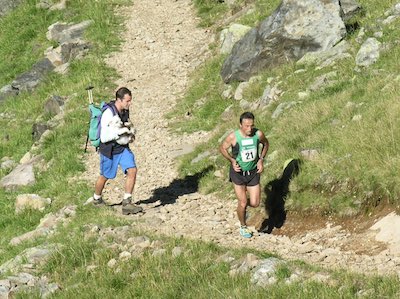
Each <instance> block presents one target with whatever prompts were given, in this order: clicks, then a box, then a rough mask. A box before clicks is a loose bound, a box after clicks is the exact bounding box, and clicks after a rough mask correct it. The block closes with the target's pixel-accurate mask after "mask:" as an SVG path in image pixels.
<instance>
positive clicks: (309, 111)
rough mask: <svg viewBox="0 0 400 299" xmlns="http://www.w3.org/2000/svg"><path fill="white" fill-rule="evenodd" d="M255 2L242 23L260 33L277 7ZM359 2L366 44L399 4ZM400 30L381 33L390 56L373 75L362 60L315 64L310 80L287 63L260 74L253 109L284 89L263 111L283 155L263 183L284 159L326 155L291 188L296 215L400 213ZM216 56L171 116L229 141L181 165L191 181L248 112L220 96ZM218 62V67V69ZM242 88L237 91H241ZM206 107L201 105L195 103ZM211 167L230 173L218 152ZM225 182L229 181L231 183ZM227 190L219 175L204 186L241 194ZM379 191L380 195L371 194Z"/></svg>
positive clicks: (259, 117) (249, 94) (306, 167)
mask: <svg viewBox="0 0 400 299" xmlns="http://www.w3.org/2000/svg"><path fill="white" fill-rule="evenodd" d="M251 2H252V3H253V4H255V5H256V7H260V9H259V10H255V11H253V12H250V13H248V14H246V15H245V16H243V17H242V18H241V19H239V20H237V21H238V22H239V23H243V24H247V25H250V26H254V25H256V24H257V23H259V22H260V21H262V20H263V19H264V18H265V16H266V15H268V14H270V13H271V12H272V10H273V9H274V8H275V7H276V6H277V5H278V3H275V2H269V1H268V3H267V1H254V2H253V1H251ZM360 4H361V6H362V7H363V8H364V11H365V12H366V13H365V14H364V15H361V16H359V17H357V18H356V19H354V20H352V22H358V24H359V28H361V27H363V28H365V32H366V37H370V36H373V33H374V32H375V31H376V30H377V29H375V31H374V28H376V20H377V19H379V18H383V17H384V13H385V11H387V10H388V9H389V8H391V7H393V6H394V4H396V2H395V1H384V2H383V3H382V2H380V4H379V5H378V4H377V2H376V1H368V0H365V1H360ZM261 7H262V8H263V9H261ZM264 12H265V13H266V15H264ZM399 28H400V27H399V20H396V21H395V22H393V23H391V24H389V25H387V26H382V28H381V31H382V32H383V37H382V38H381V39H380V40H381V42H383V43H386V44H387V45H388V46H389V47H390V50H386V51H385V50H382V51H381V55H380V58H379V60H378V62H377V63H375V64H373V65H372V66H370V67H369V68H365V69H362V70H360V71H358V70H356V68H355V62H354V59H345V60H342V61H339V62H337V63H336V64H335V65H334V66H333V67H326V68H323V69H318V68H316V66H312V65H311V66H307V67H306V68H305V72H302V73H298V74H296V73H294V71H296V70H298V69H300V68H303V66H299V65H296V64H295V63H288V64H287V65H283V66H281V67H277V68H275V69H270V70H266V71H265V72H263V73H260V74H259V75H260V78H261V79H260V80H258V81H257V82H255V83H253V84H252V85H251V86H250V87H249V88H248V89H247V90H246V91H245V94H244V97H245V98H246V100H247V101H249V102H254V101H256V100H257V99H259V98H260V97H261V95H262V93H263V91H264V89H265V87H266V86H274V85H276V84H277V83H278V82H279V85H278V87H279V89H281V90H282V91H284V93H283V95H282V96H281V97H280V99H279V101H278V102H277V103H273V104H271V105H270V106H268V108H267V109H265V110H262V111H254V112H255V115H256V126H257V127H258V128H259V129H261V130H263V131H264V132H265V133H266V135H267V137H268V138H269V141H270V144H271V147H270V152H269V153H272V152H274V151H276V152H277V155H276V157H275V159H274V160H272V161H270V162H269V164H268V165H267V168H266V172H265V174H264V176H263V178H262V183H263V184H266V183H267V182H268V181H270V180H273V179H274V178H276V177H279V176H280V175H281V170H282V165H283V163H284V161H285V160H287V159H288V158H301V155H300V151H301V150H304V149H316V150H317V151H318V153H319V155H318V157H317V158H316V159H314V160H311V161H308V160H306V161H304V162H305V163H304V164H303V168H302V169H301V173H300V175H299V176H298V177H297V178H295V179H294V181H293V182H292V188H294V189H295V190H298V191H297V192H298V193H297V194H294V193H293V192H292V195H291V196H292V197H294V198H295V200H296V205H293V206H291V208H293V209H300V210H301V209H304V210H307V209H309V208H310V205H312V206H313V208H316V209H318V207H321V213H330V214H340V211H342V210H344V209H347V208H349V207H350V208H355V209H356V210H357V211H358V212H361V213H362V212H363V207H365V208H367V209H369V207H370V206H371V205H375V204H376V203H377V202H385V203H390V204H391V205H393V206H394V207H396V206H398V205H399V200H398V198H399V196H400V189H399V187H398V186H400V181H399V179H398V176H397V175H396V174H395V173H396V169H398V167H399V165H398V163H399V160H400V159H399V154H398V152H399V151H398V142H397V140H398V138H399V137H400V136H399V133H400V132H399V130H398V126H397V125H396V123H397V122H396V115H398V112H399V105H398V100H397V95H398V94H399V88H398V81H396V80H398V79H396V78H397V77H398V73H399V64H398V63H397V61H398V58H399V55H400V51H399V48H398V47H396V46H394V44H393V41H394V40H397V39H398V38H399V36H400V30H399ZM357 34H358V31H355V32H353V33H352V34H351V35H349V36H348V37H347V38H346V39H347V40H348V42H349V43H350V44H351V45H352V47H353V49H352V50H351V53H352V54H353V56H354V57H355V54H356V53H357V51H358V48H359V47H360V45H359V44H358V43H356V42H355V38H356V37H357ZM214 51H215V52H214V54H215V55H214V56H213V58H212V60H211V61H212V62H210V63H208V64H206V65H205V66H204V68H203V69H201V70H200V71H199V72H198V73H197V74H195V75H194V80H193V84H192V86H191V87H190V88H189V90H188V92H187V95H186V98H185V99H184V102H182V103H179V105H178V106H177V108H176V109H175V112H173V113H171V115H173V116H174V117H175V118H176V119H175V122H176V123H177V124H178V126H177V127H179V129H178V130H183V131H186V132H194V131H196V130H209V131H211V130H212V131H213V132H219V133H218V134H220V135H219V136H216V138H211V139H210V141H209V142H207V143H206V144H204V145H201V146H200V147H199V149H198V150H197V151H196V152H195V153H192V154H191V155H189V158H183V159H182V163H181V167H180V169H181V172H182V174H183V175H184V174H187V173H191V172H195V171H196V170H198V168H199V165H198V164H195V165H190V164H188V161H191V160H192V159H193V158H194V157H195V156H197V155H198V154H199V153H200V152H201V151H206V150H210V149H216V148H217V147H218V142H216V140H217V139H219V138H220V137H221V136H222V135H223V134H224V133H225V132H226V131H229V130H233V129H235V128H236V127H237V126H238V119H239V115H240V114H241V113H242V112H243V109H242V108H240V105H239V102H236V101H227V100H223V99H222V97H221V94H222V91H223V90H224V85H223V82H222V79H221V77H220V76H219V69H220V66H221V65H222V62H223V60H224V59H225V57H222V56H221V55H220V54H218V53H217V50H216V49H215V50H214ZM213 62H218V67H217V66H216V65H215V64H214V63H213ZM330 71H335V72H336V74H337V76H336V77H335V78H334V80H335V82H334V83H333V84H331V85H330V86H329V87H327V88H323V89H320V90H317V91H313V92H310V93H309V96H308V97H307V98H305V99H301V100H299V99H298V93H299V92H303V91H305V90H306V89H307V87H308V86H310V85H311V84H312V83H313V82H314V81H315V79H316V78H317V77H318V76H320V75H323V74H326V73H328V72H330ZM208 74H214V76H209V75H208ZM199 78H201V79H199ZM271 78H273V79H272V82H271V81H270V80H271ZM268 82H271V83H268ZM236 86H237V83H233V84H232V87H233V90H234V89H235V88H236ZM292 101H296V102H297V104H296V105H295V106H293V107H292V108H290V109H289V110H285V111H284V112H283V114H281V115H280V116H279V118H277V119H271V116H272V114H273V112H274V110H275V109H276V108H277V106H278V104H279V103H282V102H292ZM198 102H200V103H201V105H196V103H198ZM229 105H233V107H232V108H231V110H232V115H233V117H232V119H231V120H228V121H226V120H222V119H221V111H222V110H223V109H224V108H226V107H228V106H229ZM210 107H215V110H213V112H215V113H211V110H212V109H210ZM185 111H189V112H190V117H187V116H186V117H185V116H184V115H185ZM356 119H359V120H356ZM210 127H211V128H210ZM203 163H205V164H209V165H211V164H212V165H214V167H215V168H216V169H222V170H223V172H224V173H227V168H226V167H227V166H224V165H225V164H226V162H225V160H224V159H223V158H222V157H221V156H220V155H218V154H216V156H215V159H213V160H212V161H208V162H207V161H205V162H203ZM202 166H204V165H202ZM222 179H223V180H226V177H223V178H222ZM221 185H222V182H221V180H220V179H216V178H215V177H213V178H208V177H205V178H203V179H202V180H201V181H200V186H201V188H202V190H207V191H210V192H212V191H215V190H221V192H220V194H221V195H222V194H226V193H227V192H228V193H229V192H230V193H231V194H232V190H231V189H229V188H228V187H227V188H224V187H223V188H221V187H220V186H221ZM371 192H372V194H373V196H372V197H371V196H366V194H371ZM311 198H315V200H310V199H311ZM290 201H291V200H290ZM360 202H362V204H360Z"/></svg>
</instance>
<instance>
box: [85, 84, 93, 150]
mask: <svg viewBox="0 0 400 299" xmlns="http://www.w3.org/2000/svg"><path fill="white" fill-rule="evenodd" d="M93 88H94V87H93V86H88V87H86V88H85V89H86V90H87V92H88V99H89V104H93ZM89 125H90V121H89ZM88 142H89V132H88V133H87V136H86V144H85V153H86V151H87V145H88Z"/></svg>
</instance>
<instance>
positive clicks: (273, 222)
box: [258, 159, 301, 234]
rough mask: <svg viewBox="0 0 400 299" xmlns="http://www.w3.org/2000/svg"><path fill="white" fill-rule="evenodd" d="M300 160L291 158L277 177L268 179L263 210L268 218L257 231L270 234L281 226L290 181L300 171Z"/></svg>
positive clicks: (283, 220)
mask: <svg viewBox="0 0 400 299" xmlns="http://www.w3.org/2000/svg"><path fill="white" fill-rule="evenodd" d="M300 164H301V162H300V160H298V159H292V160H291V161H290V162H289V163H288V164H287V166H286V167H285V169H284V170H283V173H282V176H281V177H280V178H279V179H275V180H272V181H270V182H269V183H268V184H267V185H266V186H265V188H264V192H265V193H266V195H267V197H266V200H265V210H266V212H267V215H268V218H267V219H265V220H264V221H263V223H262V224H261V227H260V229H259V230H258V231H259V232H263V233H267V234H270V233H271V232H272V230H273V229H274V228H275V227H276V228H281V227H282V225H283V224H284V223H285V220H286V210H285V200H286V197H287V195H288V194H289V184H290V181H291V180H292V179H293V178H294V177H295V176H296V175H298V174H299V172H300Z"/></svg>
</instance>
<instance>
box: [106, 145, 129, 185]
mask: <svg viewBox="0 0 400 299" xmlns="http://www.w3.org/2000/svg"><path fill="white" fill-rule="evenodd" d="M118 165H120V166H121V168H122V171H123V172H124V173H125V174H126V171H127V170H128V168H136V162H135V155H134V154H133V153H132V151H131V150H130V149H128V148H126V149H124V151H123V152H122V153H120V154H117V155H113V156H112V159H109V158H107V157H106V156H104V155H102V154H101V153H100V174H101V175H102V176H104V177H105V178H107V179H113V178H115V177H116V176H117V171H118Z"/></svg>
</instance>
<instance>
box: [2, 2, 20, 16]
mask: <svg viewBox="0 0 400 299" xmlns="http://www.w3.org/2000/svg"><path fill="white" fill-rule="evenodd" d="M20 3H21V0H0V17H4V16H5V15H7V14H8V13H10V12H11V11H12V10H13V9H15V8H16V7H17V6H18V5H19V4H20Z"/></svg>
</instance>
